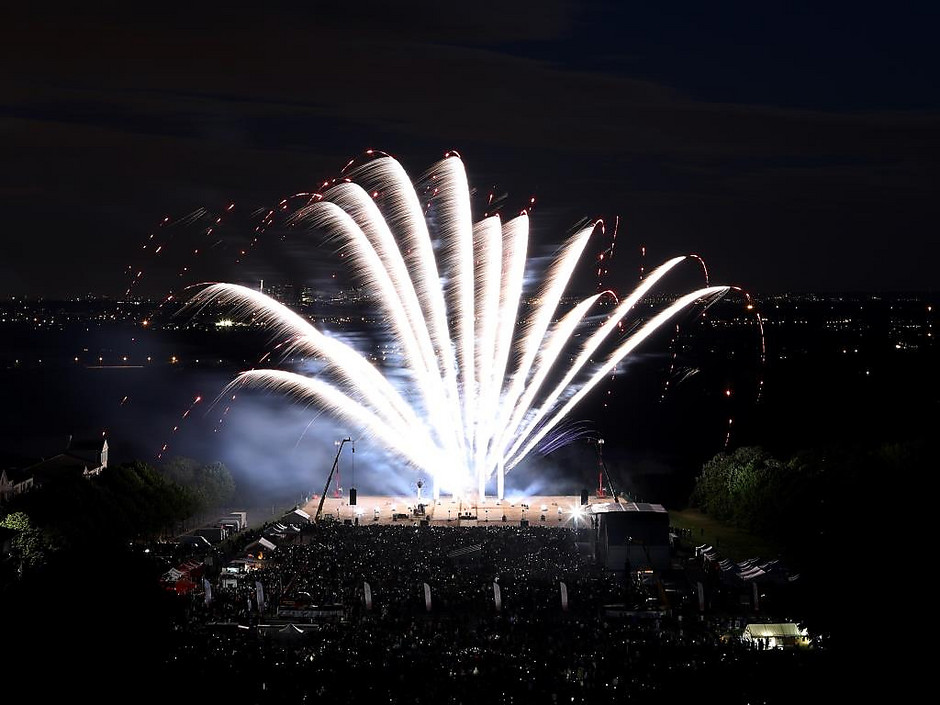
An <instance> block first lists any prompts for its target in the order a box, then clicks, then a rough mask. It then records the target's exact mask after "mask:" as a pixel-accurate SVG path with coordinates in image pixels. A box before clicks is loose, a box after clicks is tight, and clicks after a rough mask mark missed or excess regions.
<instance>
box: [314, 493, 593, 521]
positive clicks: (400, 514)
mask: <svg viewBox="0 0 940 705" xmlns="http://www.w3.org/2000/svg"><path fill="white" fill-rule="evenodd" d="M610 501H611V500H610V498H609V497H597V495H596V494H593V495H589V496H588V502H589V504H597V503H602V504H604V503H607V502H610ZM319 503H320V497H314V498H312V499H311V500H310V501H309V502H308V503H307V504H305V505H304V506H303V507H301V509H302V510H303V511H304V512H306V513H307V514H309V515H310V518H311V519H314V518H315V517H316V513H317V506H318V505H319ZM419 503H421V504H424V513H421V512H420V510H419V511H417V512H416V511H415V510H416V509H417V507H418V504H419ZM576 514H578V515H579V519H578V521H579V525H580V526H583V525H584V524H583V521H584V520H585V519H586V517H587V516H588V507H584V506H582V505H581V497H580V496H579V495H570V496H567V495H565V496H558V495H553V496H549V495H546V496H533V497H525V498H518V499H517V498H514V497H513V498H508V497H507V498H505V499H503V500H502V501H499V500H497V499H496V498H495V497H487V498H486V500H485V501H484V502H482V503H480V502H476V501H470V500H459V499H457V498H454V497H450V496H442V497H441V498H440V499H439V500H437V501H434V500H432V499H430V498H423V497H422V498H421V499H420V500H419V499H418V498H417V497H416V496H415V495H411V496H407V497H406V496H398V497H395V496H377V495H358V496H357V498H356V504H355V505H350V504H349V497H348V495H346V494H344V495H343V496H341V497H336V496H335V495H333V494H330V495H328V496H327V497H326V498H325V499H324V500H323V509H322V512H321V519H324V518H330V519H333V520H334V521H345V520H347V519H349V520H351V521H353V522H354V521H355V520H356V519H357V518H358V519H359V524H360V525H362V524H404V525H411V524H418V523H419V522H420V521H421V520H422V519H427V520H428V523H429V524H432V525H435V526H468V525H469V526H474V525H481V524H502V523H503V517H504V516H505V518H506V519H505V523H507V524H514V525H516V526H518V525H519V524H520V522H522V520H526V521H528V522H529V525H530V526H538V525H541V526H556V527H557V526H569V527H570V526H574V525H575V524H574V518H575V515H576Z"/></svg>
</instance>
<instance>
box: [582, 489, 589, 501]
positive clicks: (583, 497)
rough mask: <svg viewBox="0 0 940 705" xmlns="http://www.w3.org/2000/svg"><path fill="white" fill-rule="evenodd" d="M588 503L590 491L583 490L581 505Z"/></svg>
mask: <svg viewBox="0 0 940 705" xmlns="http://www.w3.org/2000/svg"><path fill="white" fill-rule="evenodd" d="M587 503H588V491H587V490H581V504H587Z"/></svg>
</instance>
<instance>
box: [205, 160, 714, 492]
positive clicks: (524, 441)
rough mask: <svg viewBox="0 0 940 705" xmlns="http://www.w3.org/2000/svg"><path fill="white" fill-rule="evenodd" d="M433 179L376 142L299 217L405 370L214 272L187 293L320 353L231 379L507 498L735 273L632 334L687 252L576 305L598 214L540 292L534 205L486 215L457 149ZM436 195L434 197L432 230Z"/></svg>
mask: <svg viewBox="0 0 940 705" xmlns="http://www.w3.org/2000/svg"><path fill="white" fill-rule="evenodd" d="M421 183H422V184H426V185H427V187H426V192H425V193H424V194H423V195H424V196H425V199H424V201H423V202H422V198H421V197H419V193H418V190H417V189H416V188H415V186H414V185H413V184H412V182H411V180H410V179H409V178H408V176H407V174H406V173H405V170H404V169H403V168H402V167H401V165H400V164H399V163H398V161H396V160H395V159H393V158H392V157H389V156H388V155H381V156H377V157H376V158H374V159H372V160H371V161H369V162H367V163H366V164H364V165H362V166H358V167H356V168H354V169H352V170H351V171H350V172H349V173H348V174H347V177H346V178H345V179H344V180H342V181H340V182H333V183H332V185H328V186H327V187H326V188H325V189H324V190H323V191H322V192H321V193H318V194H316V195H315V197H314V198H313V199H312V200H311V202H310V203H309V204H308V205H306V206H304V207H303V208H301V209H300V210H298V211H297V212H296V213H295V214H294V216H293V218H292V220H293V222H294V224H295V226H297V225H302V226H308V227H310V228H312V229H318V230H323V231H326V232H327V233H328V234H329V235H330V238H331V242H332V243H333V244H334V245H335V246H336V248H337V250H338V252H339V253H340V254H342V255H343V257H344V259H345V260H346V261H348V262H349V263H350V264H351V267H352V273H353V274H354V275H355V276H356V277H357V278H358V279H359V280H360V281H361V282H362V283H363V284H364V288H365V290H367V291H369V292H371V293H372V295H373V300H374V302H375V306H376V307H377V309H378V310H377V313H378V314H380V316H381V319H382V320H383V321H384V322H385V324H386V329H387V332H388V333H389V334H390V335H391V336H392V338H393V339H394V341H395V342H396V343H397V346H398V348H399V349H400V352H401V357H400V367H401V369H398V370H395V374H388V375H386V374H384V373H383V372H382V371H380V370H379V369H378V368H376V367H375V366H374V365H373V364H372V363H371V362H370V361H369V359H368V357H367V354H368V351H361V350H357V349H356V348H355V347H353V346H351V345H348V344H346V343H344V342H341V341H340V340H338V339H336V338H334V337H331V336H329V335H327V334H325V333H323V332H321V331H319V330H318V329H317V328H316V327H315V326H314V325H313V324H311V323H310V322H309V321H307V320H306V319H305V318H303V317H302V316H300V315H298V314H297V313H295V312H294V311H292V310H290V309H289V308H287V307H286V306H283V305H282V304H280V303H278V302H277V301H275V300H273V299H271V298H269V297H268V296H266V295H264V294H263V293H260V292H258V291H256V290H254V289H249V288H247V287H243V286H238V285H235V284H211V285H206V286H205V287H204V288H202V289H201V290H200V291H199V292H198V293H197V294H196V295H194V296H193V297H192V298H191V299H190V300H189V302H188V304H187V308H188V309H190V310H191V309H192V308H193V307H197V308H198V307H200V306H204V305H208V304H210V303H212V304H226V305H231V306H233V309H234V310H233V313H234V314H235V315H239V314H241V315H244V316H247V317H252V318H253V320H254V321H255V322H256V323H261V324H262V325H265V326H268V327H270V329H271V330H272V331H273V332H274V333H275V334H276V335H279V336H282V337H287V338H288V339H289V340H290V345H289V346H288V349H290V350H291V351H295V352H303V353H305V354H307V355H311V356H314V357H315V358H316V359H317V360H319V361H320V363H321V369H319V370H318V371H317V373H316V375H314V376H307V375H302V374H298V373H294V372H287V371H282V370H276V369H261V370H249V371H246V372H243V373H241V374H239V375H238V376H237V377H236V378H235V379H234V380H233V381H232V382H231V383H230V384H229V385H228V387H227V388H226V390H225V391H224V392H223V394H229V393H231V390H232V389H233V388H236V387H242V386H246V385H250V386H257V387H260V388H263V389H267V390H270V391H274V392H280V393H285V394H287V395H289V396H291V397H293V398H295V399H296V400H298V401H300V402H303V403H306V404H307V405H309V406H311V407H314V408H316V410H317V412H318V413H327V414H330V415H332V416H334V417H336V418H337V419H339V420H341V421H342V422H343V423H346V424H349V425H350V427H351V428H352V429H354V430H355V431H356V436H357V438H359V439H362V438H371V439H373V440H374V441H376V442H378V443H379V444H380V445H381V446H382V447H383V448H384V449H385V450H387V451H388V452H390V453H391V454H393V455H394V456H397V457H398V458H399V459H400V460H402V461H404V462H405V463H407V464H408V465H410V466H411V467H412V468H413V469H415V470H417V471H419V472H421V473H425V474H427V475H428V476H429V477H431V478H432V480H433V490H434V496H435V497H438V496H439V495H440V493H441V492H442V491H443V492H446V493H451V494H454V495H461V496H467V495H469V494H472V493H477V494H478V495H479V496H480V497H482V496H484V495H485V493H486V491H487V487H488V485H489V483H490V482H492V481H494V480H495V484H496V491H495V493H496V495H497V496H498V497H499V498H500V499H502V498H503V494H504V489H505V474H506V473H507V472H509V471H510V470H511V469H512V468H513V467H515V466H516V465H518V464H519V463H520V462H521V461H522V460H523V459H524V458H525V457H526V456H527V455H529V454H530V453H532V452H533V450H534V449H536V448H537V447H539V444H540V443H542V442H543V441H544V440H545V439H546V437H547V436H548V437H549V439H550V438H551V436H550V435H549V434H552V433H553V432H557V430H558V428H559V424H561V422H562V421H564V420H565V419H566V418H567V417H568V416H569V414H570V413H571V412H572V410H573V409H574V408H575V407H576V406H577V405H578V404H579V403H580V402H581V401H582V400H583V399H584V398H585V397H587V396H588V395H589V394H590V393H591V391H592V390H593V389H594V388H595V387H597V386H598V384H599V383H600V382H601V380H603V379H605V378H606V377H607V376H608V375H610V374H611V373H612V371H614V370H615V369H616V368H617V366H618V365H619V364H620V363H621V362H622V361H624V360H625V359H626V358H627V357H628V356H629V355H630V354H631V353H632V352H633V351H634V350H635V349H636V348H637V346H639V345H640V344H641V343H642V342H643V341H644V340H646V339H647V338H649V336H650V335H652V334H653V333H654V332H655V331H657V330H658V329H659V328H660V327H661V326H663V325H664V324H666V323H667V322H668V321H670V320H672V319H674V318H675V317H676V316H677V314H679V313H680V312H681V311H683V310H687V309H690V308H691V307H694V306H701V305H711V304H712V303H714V302H715V301H717V300H718V299H719V298H720V297H721V296H723V295H724V294H725V293H726V292H727V291H728V289H729V287H726V286H706V287H705V288H701V289H698V290H695V291H692V292H689V293H687V294H685V295H684V296H682V297H680V298H679V299H677V300H676V301H675V302H673V303H672V304H671V305H670V306H668V307H667V308H665V309H664V310H663V311H661V312H660V313H658V314H657V315H655V316H653V317H652V318H650V319H649V320H647V321H646V322H645V323H643V325H642V326H640V327H639V328H638V329H637V330H636V331H635V332H633V333H632V334H631V335H629V336H628V337H626V338H625V339H620V338H621V334H620V328H621V326H620V324H621V323H622V322H623V320H624V319H625V318H626V317H627V316H628V315H629V313H630V311H631V309H633V307H634V306H635V305H636V303H637V302H638V301H639V300H640V299H641V298H642V297H643V296H645V295H646V294H647V293H648V292H649V291H650V289H652V288H653V287H654V286H655V285H656V284H657V283H658V282H659V281H660V280H661V279H662V278H663V277H664V276H665V275H666V274H667V273H668V272H670V271H671V270H672V269H674V268H675V267H676V266H677V265H678V264H679V263H680V262H682V261H684V260H685V259H687V258H686V257H675V258H673V259H671V260H669V261H667V262H666V263H664V264H662V265H661V266H660V267H658V268H657V269H655V270H654V271H652V272H651V273H650V274H649V275H648V276H646V277H644V279H643V280H642V281H641V283H640V285H639V286H638V287H637V288H636V289H635V290H634V291H633V292H632V293H631V294H630V295H629V296H628V297H626V298H625V299H623V300H622V301H620V302H619V303H618V304H617V305H616V306H615V307H613V310H612V311H611V312H609V313H606V314H604V312H603V311H599V310H598V309H599V304H600V302H601V301H602V300H603V299H605V298H616V297H613V294H612V293H611V292H602V293H600V294H593V295H591V296H589V297H586V298H584V299H582V300H579V301H576V302H575V303H574V304H573V305H571V304H570V303H568V301H569V300H570V298H571V294H569V293H568V292H569V291H570V290H571V289H572V286H571V279H572V276H573V274H574V272H575V269H576V268H577V266H578V264H579V262H580V261H581V256H582V253H583V252H584V249H585V247H586V245H587V243H588V240H589V239H590V237H591V235H592V233H593V232H594V231H595V230H596V229H597V226H598V224H597V223H594V224H591V225H590V226H588V227H585V228H583V229H581V230H580V231H578V232H577V233H575V235H573V236H572V237H571V238H569V239H568V241H567V242H565V243H564V244H563V245H562V247H561V248H560V249H559V250H558V252H557V254H556V255H555V256H554V258H553V260H552V262H551V264H550V266H549V267H548V268H547V270H546V273H545V276H544V277H543V279H542V284H541V286H540V287H539V289H538V291H537V292H535V295H534V296H533V297H532V298H530V299H526V298H525V296H524V281H525V276H526V264H527V256H528V254H527V253H528V241H529V217H528V214H527V213H526V212H523V213H522V214H520V215H519V216H517V217H515V218H512V219H510V220H508V221H506V222H503V221H502V220H501V219H500V217H499V216H498V215H494V216H490V217H486V218H484V219H483V220H481V221H479V222H477V223H475V224H474V223H473V222H472V215H471V204H470V189H469V187H468V183H467V176H466V172H465V170H464V165H463V162H462V161H461V160H460V158H459V156H456V155H453V156H448V157H446V158H444V159H443V160H441V161H440V162H438V163H437V164H436V165H435V166H434V167H432V169H431V170H430V171H429V172H428V174H427V175H426V177H425V179H423V180H422V182H421ZM380 204H381V207H380ZM426 210H427V212H428V213H431V212H432V211H433V224H434V227H433V236H432V228H430V227H429V219H432V218H431V216H430V215H429V216H427V217H426V215H425V212H426ZM563 302H564V303H563ZM602 350H606V351H605V352H602ZM550 379H551V380H555V379H557V380H559V381H557V382H551V383H550V382H549V380H550ZM542 445H543V446H544V445H545V444H544V443H542Z"/></svg>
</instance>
